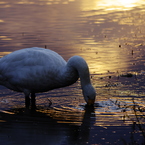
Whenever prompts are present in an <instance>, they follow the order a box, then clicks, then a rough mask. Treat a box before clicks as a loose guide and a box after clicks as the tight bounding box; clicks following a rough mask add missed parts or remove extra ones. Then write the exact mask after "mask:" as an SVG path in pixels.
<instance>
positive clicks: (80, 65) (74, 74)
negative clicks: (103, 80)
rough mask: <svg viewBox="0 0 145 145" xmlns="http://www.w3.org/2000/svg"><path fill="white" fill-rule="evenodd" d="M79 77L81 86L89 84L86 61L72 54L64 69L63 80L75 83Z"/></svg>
mask: <svg viewBox="0 0 145 145" xmlns="http://www.w3.org/2000/svg"><path fill="white" fill-rule="evenodd" d="M79 77H80V81H81V87H82V88H83V87H84V86H85V85H87V84H90V75H89V68H88V65H87V63H86V61H85V60H84V59H83V58H82V57H80V56H73V57H71V58H70V59H69V60H68V63H67V65H66V67H65V69H64V72H63V77H62V78H64V79H65V80H64V82H68V83H70V84H73V83H75V82H76V81H77V80H78V78H79Z"/></svg>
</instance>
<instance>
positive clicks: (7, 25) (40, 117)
mask: <svg viewBox="0 0 145 145" xmlns="http://www.w3.org/2000/svg"><path fill="white" fill-rule="evenodd" d="M144 25H145V2H144V0H132V1H131V0H91V1H90V0H13V1H12V0H1V1H0V56H1V57H2V56H4V55H6V54H9V53H11V52H13V51H15V50H18V49H22V48H28V47H34V46H37V47H43V48H45V47H46V48H49V49H52V50H54V51H56V52H58V53H59V54H61V55H62V56H63V57H64V58H65V59H66V60H68V59H69V58H70V57H71V56H73V55H80V56H82V57H83V58H84V59H85V60H86V61H87V63H88V65H89V68H90V73H91V81H92V83H93V85H94V87H95V89H96V91H97V97H96V103H95V107H94V108H85V102H84V99H83V97H82V94H81V88H80V83H79V81H78V82H77V83H76V84H74V85H72V86H70V87H66V88H62V89H57V90H53V91H50V92H46V93H41V94H38V95H37V108H38V109H37V110H36V112H35V113H28V114H27V113H24V96H23V94H21V93H17V92H13V91H10V90H8V89H6V88H4V87H0V110H1V111H0V144H1V145H13V144H15V145H19V144H21V145H33V144H35V145H36V144H38V145H85V144H87V145H104V144H108V145H109V144H117V145H124V144H133V145H134V144H145V130H144V121H145V120H144V110H145V109H144V108H145V99H144V98H145V91H144V88H145V87H144V80H145V66H144V63H145V43H144V39H145V29H144ZM49 100H51V101H52V105H51V107H49V103H50V101H49Z"/></svg>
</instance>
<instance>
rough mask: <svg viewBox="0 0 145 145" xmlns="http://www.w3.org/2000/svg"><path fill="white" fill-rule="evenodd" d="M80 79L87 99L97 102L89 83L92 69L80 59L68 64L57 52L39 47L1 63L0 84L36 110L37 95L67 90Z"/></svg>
mask: <svg viewBox="0 0 145 145" xmlns="http://www.w3.org/2000/svg"><path fill="white" fill-rule="evenodd" d="M79 77H80V80H81V87H82V92H83V95H84V99H85V101H86V102H87V103H88V104H93V103H94V101H95V96H96V92H95V89H94V88H93V86H92V85H91V82H90V77H89V69H88V66H87V64H86V62H85V60H84V59H83V58H81V57H79V56H73V57H71V58H70V59H69V60H68V62H67V63H66V61H65V60H64V59H63V58H62V57H61V56H60V55H59V54H57V53H56V52H54V51H51V50H49V49H43V48H38V47H33V48H26V49H22V50H18V51H15V52H13V53H11V54H8V55H6V56H4V57H3V58H1V59H0V84H1V85H3V86H5V87H7V88H9V89H11V90H14V91H18V92H24V94H25V104H26V107H29V105H30V98H29V95H30V94H31V103H32V104H31V105H32V107H35V93H38V92H45V91H49V90H52V89H56V88H60V87H65V86H68V85H71V84H73V83H75V82H76V81H77V79H78V78H79Z"/></svg>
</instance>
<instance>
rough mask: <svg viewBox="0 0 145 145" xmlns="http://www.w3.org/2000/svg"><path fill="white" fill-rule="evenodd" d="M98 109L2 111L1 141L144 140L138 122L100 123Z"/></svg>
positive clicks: (48, 144)
mask: <svg viewBox="0 0 145 145" xmlns="http://www.w3.org/2000/svg"><path fill="white" fill-rule="evenodd" d="M94 109H95V108H94V107H85V108H84V110H83V111H82V112H71V114H70V112H67V111H64V110H60V111H58V110H55V109H54V108H50V109H44V108H41V109H38V110H36V111H35V112H31V111H30V112H27V113H26V112H24V108H17V109H11V110H8V111H3V112H0V144H5V145H8V144H11V145H13V144H15V145H19V144H21V145H29V144H30V145H33V144H35V145H36V144H39V145H88V144H89V145H93V144H100V145H103V144H117V145H122V144H128V143H130V144H133V145H134V144H138V143H139V144H140V143H143V142H144V140H142V139H141V134H140V132H139V130H137V129H136V128H135V124H133V125H127V126H125V125H124V126H121V125H120V126H111V125H110V126H106V127H105V126H100V125H99V123H98V125H97V118H98V116H97V115H96V114H95V111H94ZM63 111H64V112H63ZM63 114H66V116H64V115H63Z"/></svg>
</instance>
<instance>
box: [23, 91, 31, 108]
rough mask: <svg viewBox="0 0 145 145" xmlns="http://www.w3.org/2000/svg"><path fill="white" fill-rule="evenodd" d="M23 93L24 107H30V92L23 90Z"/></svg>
mask: <svg viewBox="0 0 145 145" xmlns="http://www.w3.org/2000/svg"><path fill="white" fill-rule="evenodd" d="M24 94H25V107H26V108H29V107H30V98H29V95H30V92H29V91H28V90H24Z"/></svg>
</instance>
